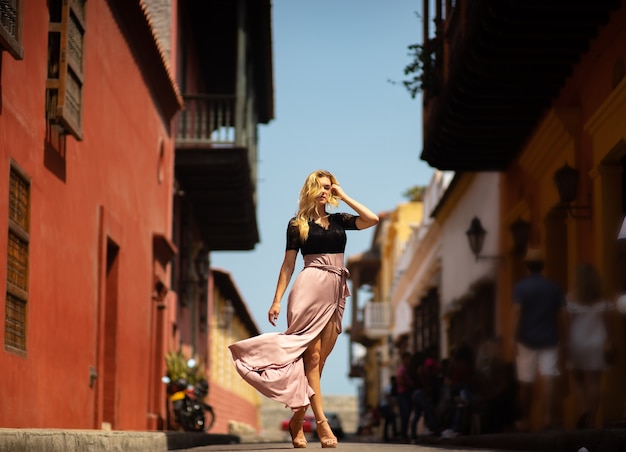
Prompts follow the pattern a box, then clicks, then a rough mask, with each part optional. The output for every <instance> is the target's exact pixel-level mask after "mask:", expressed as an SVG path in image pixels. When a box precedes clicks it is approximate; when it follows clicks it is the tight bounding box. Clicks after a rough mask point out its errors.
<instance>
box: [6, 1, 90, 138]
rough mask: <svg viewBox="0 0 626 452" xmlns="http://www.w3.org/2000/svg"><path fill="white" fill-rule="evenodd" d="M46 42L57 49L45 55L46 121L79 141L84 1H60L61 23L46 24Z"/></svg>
mask: <svg viewBox="0 0 626 452" xmlns="http://www.w3.org/2000/svg"><path fill="white" fill-rule="evenodd" d="M0 1H2V0H0ZM49 39H50V40H51V42H53V43H54V44H55V45H56V42H58V50H56V49H54V50H51V54H49V60H50V61H49V65H48V66H49V67H48V82H47V84H46V86H47V88H48V91H49V92H48V119H49V120H52V121H53V122H55V123H58V124H60V125H61V126H62V127H63V128H64V129H65V130H66V131H67V132H68V133H71V134H72V135H73V136H74V137H75V138H76V139H77V140H82V136H83V130H82V103H83V69H84V43H85V0H63V6H62V10H61V23H56V22H51V23H50V37H49ZM57 40H58V41H57ZM49 47H50V48H51V49H53V47H54V46H49ZM57 58H58V61H57Z"/></svg>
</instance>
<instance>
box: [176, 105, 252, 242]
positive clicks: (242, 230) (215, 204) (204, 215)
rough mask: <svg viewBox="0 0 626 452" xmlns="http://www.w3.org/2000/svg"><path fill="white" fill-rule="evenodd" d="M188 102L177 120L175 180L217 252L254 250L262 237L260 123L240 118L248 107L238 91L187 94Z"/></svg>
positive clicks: (208, 240) (206, 238)
mask: <svg viewBox="0 0 626 452" xmlns="http://www.w3.org/2000/svg"><path fill="white" fill-rule="evenodd" d="M184 101H185V109H184V110H183V111H182V112H180V114H179V116H178V121H177V123H176V178H177V180H178V181H179V183H180V185H181V190H182V191H183V193H184V196H185V197H187V199H188V200H189V201H190V202H191V205H192V209H193V215H194V217H195V219H196V220H197V221H198V223H199V225H200V229H201V233H202V236H203V238H204V240H205V241H206V244H207V246H208V247H209V248H210V249H211V250H213V251H219V250H250V249H253V248H254V246H255V245H256V243H258V241H259V234H258V228H257V221H256V124H255V123H254V122H253V121H252V120H250V119H247V117H248V115H245V118H246V120H242V121H237V115H236V113H235V112H236V111H245V110H241V105H238V104H237V102H238V100H237V99H236V97H235V96H234V95H209V94H187V95H185V96H184ZM242 101H243V100H242ZM237 108H240V110H237ZM240 116H244V115H240Z"/></svg>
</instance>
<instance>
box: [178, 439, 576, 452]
mask: <svg viewBox="0 0 626 452" xmlns="http://www.w3.org/2000/svg"><path fill="white" fill-rule="evenodd" d="M320 448H321V447H320V444H319V443H313V442H309V447H308V449H313V450H317V449H320ZM230 450H249V451H260V450H262V451H286V450H293V447H292V446H291V444H290V443H256V444H252V443H249V444H232V445H216V446H203V447H195V448H193V449H186V451H188V452H191V451H193V452H205V451H206V452H208V451H230ZM337 450H338V451H351V452H357V451H359V452H363V451H376V452H409V451H410V452H431V451H433V452H435V451H437V452H441V451H459V452H460V451H464V452H467V451H468V449H467V448H460V447H459V448H451V447H432V446H422V445H419V446H418V445H415V444H388V443H363V442H350V441H349V440H348V441H345V442H341V443H340V444H339V446H338V448H337ZM471 450H481V451H495V449H471ZM574 452H576V451H574Z"/></svg>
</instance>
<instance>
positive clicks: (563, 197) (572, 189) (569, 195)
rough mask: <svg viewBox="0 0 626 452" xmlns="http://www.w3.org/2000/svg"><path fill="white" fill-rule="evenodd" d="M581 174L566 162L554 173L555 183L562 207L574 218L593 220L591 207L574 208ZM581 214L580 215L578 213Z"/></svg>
mask: <svg viewBox="0 0 626 452" xmlns="http://www.w3.org/2000/svg"><path fill="white" fill-rule="evenodd" d="M579 178H580V173H579V172H578V170H577V169H576V168H572V167H571V166H569V165H568V164H567V162H565V165H563V166H562V167H561V168H559V169H558V170H557V171H556V172H555V173H554V183H555V184H556V189H557V190H558V192H559V199H560V205H561V206H563V208H565V210H566V211H567V213H568V214H569V215H570V216H571V217H572V218H591V206H590V205H588V206H573V205H572V202H574V201H575V200H576V197H577V196H578V179H579ZM578 212H580V213H578Z"/></svg>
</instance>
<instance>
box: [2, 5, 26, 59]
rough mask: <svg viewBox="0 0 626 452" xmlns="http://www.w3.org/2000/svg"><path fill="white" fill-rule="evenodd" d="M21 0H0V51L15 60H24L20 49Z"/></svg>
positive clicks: (22, 51) (22, 50)
mask: <svg viewBox="0 0 626 452" xmlns="http://www.w3.org/2000/svg"><path fill="white" fill-rule="evenodd" d="M22 2H23V0H0V49H3V50H6V51H8V52H9V53H10V54H11V55H12V56H13V58H15V59H16V60H22V59H24V49H23V48H22Z"/></svg>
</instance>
